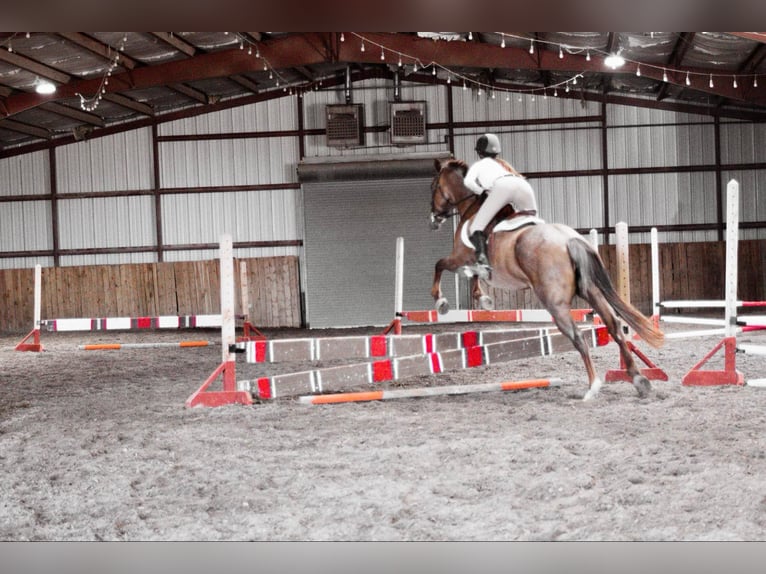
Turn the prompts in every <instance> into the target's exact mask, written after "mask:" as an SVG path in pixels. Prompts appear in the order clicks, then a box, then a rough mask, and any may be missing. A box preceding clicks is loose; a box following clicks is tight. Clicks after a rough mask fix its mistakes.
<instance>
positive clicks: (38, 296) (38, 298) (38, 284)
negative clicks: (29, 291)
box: [15, 263, 43, 353]
mask: <svg viewBox="0 0 766 574" xmlns="http://www.w3.org/2000/svg"><path fill="white" fill-rule="evenodd" d="M42 285H43V282H42V267H40V264H39V263H38V264H37V265H35V294H34V322H33V325H32V330H31V331H30V332H29V334H28V335H27V336H26V337H24V338H23V339H22V340H21V342H19V344H18V345H16V347H15V350H16V351H32V352H35V353H39V352H41V351H42V350H43V346H42V344H41V343H40V312H41V306H42V305H41V303H42ZM29 339H32V340H33V341H34V342H33V343H27V341H28V340H29Z"/></svg>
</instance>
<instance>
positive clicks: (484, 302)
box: [479, 295, 495, 311]
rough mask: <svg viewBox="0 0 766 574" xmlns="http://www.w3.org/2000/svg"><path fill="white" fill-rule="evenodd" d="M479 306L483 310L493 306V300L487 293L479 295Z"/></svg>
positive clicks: (491, 308)
mask: <svg viewBox="0 0 766 574" xmlns="http://www.w3.org/2000/svg"><path fill="white" fill-rule="evenodd" d="M479 307H481V308H482V309H483V310H485V311H492V310H493V309H494V308H495V302H494V300H493V299H492V297H490V296H489V295H482V296H481V297H479Z"/></svg>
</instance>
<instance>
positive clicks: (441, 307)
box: [435, 297, 449, 315]
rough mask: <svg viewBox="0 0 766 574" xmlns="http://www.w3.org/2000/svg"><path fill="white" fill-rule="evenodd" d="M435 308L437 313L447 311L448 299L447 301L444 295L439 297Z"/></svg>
mask: <svg viewBox="0 0 766 574" xmlns="http://www.w3.org/2000/svg"><path fill="white" fill-rule="evenodd" d="M435 308H436V310H437V311H438V312H439V315H444V314H445V313H447V311H449V301H447V298H446V297H441V298H439V299H438V300H437V301H436V306H435Z"/></svg>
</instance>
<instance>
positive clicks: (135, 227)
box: [59, 196, 156, 262]
mask: <svg viewBox="0 0 766 574" xmlns="http://www.w3.org/2000/svg"><path fill="white" fill-rule="evenodd" d="M59 234H60V243H61V248H62V249H88V248H93V247H131V246H148V245H155V244H156V238H155V237H154V235H155V232H154V200H153V198H151V197H145V196H138V197H136V196H134V197H95V198H87V199H70V200H67V201H61V202H59ZM121 262H122V261H121Z"/></svg>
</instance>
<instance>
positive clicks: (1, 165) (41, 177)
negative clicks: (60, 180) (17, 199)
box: [0, 151, 51, 196]
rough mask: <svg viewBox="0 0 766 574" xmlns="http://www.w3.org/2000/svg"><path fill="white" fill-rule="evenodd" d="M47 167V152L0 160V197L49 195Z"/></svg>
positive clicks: (48, 170) (48, 171)
mask: <svg viewBox="0 0 766 574" xmlns="http://www.w3.org/2000/svg"><path fill="white" fill-rule="evenodd" d="M48 166H49V162H48V152H47V151H37V152H32V153H29V154H25V155H19V156H15V157H8V158H3V159H0V196H2V195H42V194H45V193H49V192H50V189H49V185H50V177H51V176H50V169H48Z"/></svg>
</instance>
